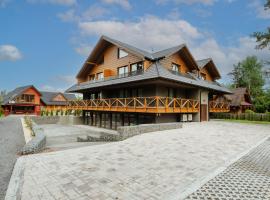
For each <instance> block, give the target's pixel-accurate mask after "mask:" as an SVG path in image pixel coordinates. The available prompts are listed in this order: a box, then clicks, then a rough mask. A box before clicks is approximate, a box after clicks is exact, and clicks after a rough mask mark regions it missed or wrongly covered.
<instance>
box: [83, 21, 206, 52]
mask: <svg viewBox="0 0 270 200" xmlns="http://www.w3.org/2000/svg"><path fill="white" fill-rule="evenodd" d="M79 28H80V30H81V33H82V35H83V36H100V35H102V34H105V35H108V36H110V37H113V38H115V39H119V40H121V41H124V42H128V43H130V44H132V45H135V46H138V47H143V48H144V49H147V50H151V49H154V50H157V49H161V48H165V47H171V46H173V45H177V44H179V43H184V42H187V43H188V42H191V41H192V40H194V39H199V38H201V36H202V35H201V34H200V33H199V32H198V30H197V28H195V27H194V26H192V25H191V24H190V23H188V22H187V21H185V20H168V19H160V18H157V17H153V16H146V17H145V18H141V19H139V20H138V21H135V22H121V21H92V22H82V23H79Z"/></svg>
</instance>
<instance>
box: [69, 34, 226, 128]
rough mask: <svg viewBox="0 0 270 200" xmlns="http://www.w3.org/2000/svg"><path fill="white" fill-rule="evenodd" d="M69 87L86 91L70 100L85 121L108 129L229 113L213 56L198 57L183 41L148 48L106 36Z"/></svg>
mask: <svg viewBox="0 0 270 200" xmlns="http://www.w3.org/2000/svg"><path fill="white" fill-rule="evenodd" d="M76 78H77V81H78V82H77V84H75V85H73V86H72V87H70V88H69V89H68V90H67V92H76V93H82V94H83V100H80V101H71V102H70V103H69V106H70V108H72V109H82V110H83V111H84V112H83V113H84V117H85V119H86V123H87V124H90V125H96V126H100V127H104V128H113V129H116V128H117V127H118V126H123V125H134V124H144V123H163V122H176V121H207V120H209V112H228V111H229V104H228V102H226V101H224V102H215V101H213V96H214V95H224V94H230V91H229V90H228V89H227V88H225V87H223V86H222V85H220V84H219V83H218V82H217V80H218V79H220V78H221V76H220V73H219V71H218V69H217V67H216V65H215V64H214V62H213V60H212V59H210V58H209V59H204V60H199V61H196V60H195V59H194V57H193V55H192V54H191V53H190V51H189V49H188V47H187V46H186V45H185V44H181V45H178V46H175V47H172V48H169V49H165V50H162V51H158V52H156V53H149V52H147V51H144V50H141V49H138V48H136V47H134V46H131V45H129V44H126V43H123V42H120V41H117V40H115V39H112V38H109V37H107V36H102V37H101V38H100V39H99V41H98V43H97V44H96V46H95V47H94V49H93V50H92V52H91V53H90V55H89V57H88V58H87V59H86V61H85V63H84V64H83V66H82V68H81V69H80V71H79V73H78V74H77V77H76Z"/></svg>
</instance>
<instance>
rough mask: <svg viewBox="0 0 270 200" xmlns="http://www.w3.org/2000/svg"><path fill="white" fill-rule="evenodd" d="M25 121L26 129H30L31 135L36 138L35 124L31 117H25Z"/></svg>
mask: <svg viewBox="0 0 270 200" xmlns="http://www.w3.org/2000/svg"><path fill="white" fill-rule="evenodd" d="M24 121H25V124H26V127H27V128H29V129H30V131H31V135H32V136H35V133H34V131H33V122H32V120H31V119H30V117H28V116H25V117H24Z"/></svg>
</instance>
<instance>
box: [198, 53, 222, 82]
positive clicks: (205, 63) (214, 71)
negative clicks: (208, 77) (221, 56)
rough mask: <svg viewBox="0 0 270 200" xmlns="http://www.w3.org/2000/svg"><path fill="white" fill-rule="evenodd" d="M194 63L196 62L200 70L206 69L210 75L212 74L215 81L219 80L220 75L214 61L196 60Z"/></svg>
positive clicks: (208, 59) (207, 59) (209, 59)
mask: <svg viewBox="0 0 270 200" xmlns="http://www.w3.org/2000/svg"><path fill="white" fill-rule="evenodd" d="M196 62H197V64H198V66H199V68H200V69H203V68H207V70H209V71H210V73H212V75H213V76H214V77H215V79H220V78H221V75H220V73H219V71H218V69H217V67H216V65H215V63H214V61H213V60H212V58H206V59H203V60H197V61H196Z"/></svg>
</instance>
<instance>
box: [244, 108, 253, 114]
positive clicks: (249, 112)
mask: <svg viewBox="0 0 270 200" xmlns="http://www.w3.org/2000/svg"><path fill="white" fill-rule="evenodd" d="M245 113H248V114H255V112H254V111H253V110H249V109H247V110H246V111H245Z"/></svg>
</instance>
